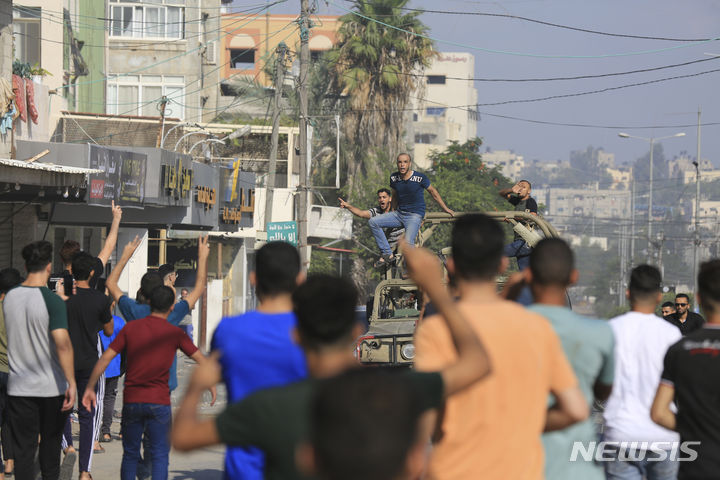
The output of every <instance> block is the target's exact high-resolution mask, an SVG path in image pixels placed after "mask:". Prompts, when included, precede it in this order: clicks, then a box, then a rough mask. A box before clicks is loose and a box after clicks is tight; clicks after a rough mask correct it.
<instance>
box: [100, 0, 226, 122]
mask: <svg viewBox="0 0 720 480" xmlns="http://www.w3.org/2000/svg"><path fill="white" fill-rule="evenodd" d="M220 5H221V2H220V0H205V1H202V0H186V1H184V2H177V1H176V0H156V1H154V2H152V3H150V2H148V3H141V4H138V3H124V2H120V1H119V0H108V14H107V15H108V18H109V32H108V40H107V41H108V49H107V54H106V58H105V63H106V69H107V70H106V71H107V77H108V78H107V81H106V87H107V89H106V100H105V105H106V107H105V113H108V114H111V115H140V116H160V100H161V99H162V98H163V97H166V98H167V100H168V103H167V106H166V110H165V115H166V116H169V117H175V118H180V119H182V120H186V121H191V122H207V121H210V120H212V119H213V118H214V117H215V114H216V112H217V100H218V96H219V88H218V87H219V85H220V71H221V68H220V67H218V54H217V48H218V45H217V41H216V39H217V38H219V37H222V33H221V27H220V18H221V15H220V13H219V9H220ZM93 101H95V99H93Z"/></svg>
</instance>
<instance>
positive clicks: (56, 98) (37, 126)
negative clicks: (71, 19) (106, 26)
mask: <svg viewBox="0 0 720 480" xmlns="http://www.w3.org/2000/svg"><path fill="white" fill-rule="evenodd" d="M63 3H64V2H63V0H19V1H16V2H14V3H13V37H14V44H15V47H14V55H13V56H14V60H16V61H18V62H20V63H23V64H26V65H28V66H30V67H31V68H32V69H33V75H32V76H31V77H30V78H29V79H27V80H26V86H29V85H27V82H28V81H32V90H33V93H34V95H33V104H34V105H35V108H36V109H37V112H38V113H37V118H36V119H31V118H27V116H26V119H25V120H22V118H20V119H18V120H16V122H15V137H16V138H17V139H23V140H37V141H48V140H49V139H50V135H51V134H52V132H53V130H54V128H55V124H56V123H57V120H58V118H59V117H60V112H61V111H63V110H66V109H67V106H68V104H67V99H66V97H65V92H64V89H63V84H64V82H65V79H66V73H67V70H66V68H65V61H66V59H67V58H66V57H67V55H66V48H65V45H64V43H63V32H64V27H63V22H64V14H63ZM50 92H53V93H52V95H51V94H50ZM27 103H30V100H29V98H27Z"/></svg>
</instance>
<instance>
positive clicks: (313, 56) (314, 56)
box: [310, 50, 325, 63]
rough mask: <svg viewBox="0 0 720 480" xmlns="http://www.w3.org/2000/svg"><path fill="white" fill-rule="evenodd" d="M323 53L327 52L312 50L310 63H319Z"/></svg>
mask: <svg viewBox="0 0 720 480" xmlns="http://www.w3.org/2000/svg"><path fill="white" fill-rule="evenodd" d="M323 53H325V50H310V61H311V62H313V63H316V62H318V61H319V60H320V57H322V54H323Z"/></svg>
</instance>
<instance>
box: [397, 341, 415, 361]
mask: <svg viewBox="0 0 720 480" xmlns="http://www.w3.org/2000/svg"><path fill="white" fill-rule="evenodd" d="M400 355H401V356H402V358H404V359H405V360H413V359H414V358H415V345H413V344H412V343H406V344H405V345H403V346H402V347H401V348H400Z"/></svg>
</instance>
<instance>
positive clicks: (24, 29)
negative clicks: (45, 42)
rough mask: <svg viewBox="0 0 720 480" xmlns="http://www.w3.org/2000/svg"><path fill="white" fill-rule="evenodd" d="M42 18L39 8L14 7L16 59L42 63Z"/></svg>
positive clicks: (31, 63)
mask: <svg viewBox="0 0 720 480" xmlns="http://www.w3.org/2000/svg"><path fill="white" fill-rule="evenodd" d="M40 18H41V11H40V9H39V8H29V7H20V8H15V9H13V34H14V37H15V60H19V61H21V62H23V63H29V64H30V65H35V64H37V65H40ZM40 66H41V65H40Z"/></svg>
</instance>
